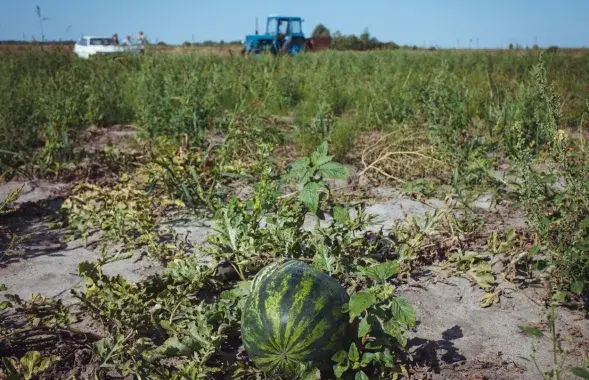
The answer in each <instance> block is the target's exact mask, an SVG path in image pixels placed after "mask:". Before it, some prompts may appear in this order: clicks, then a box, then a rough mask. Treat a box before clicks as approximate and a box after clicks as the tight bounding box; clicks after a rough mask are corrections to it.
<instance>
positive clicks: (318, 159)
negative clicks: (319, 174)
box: [311, 153, 333, 166]
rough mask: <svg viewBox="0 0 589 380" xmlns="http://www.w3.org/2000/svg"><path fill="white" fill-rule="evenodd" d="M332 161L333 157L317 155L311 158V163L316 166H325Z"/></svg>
mask: <svg viewBox="0 0 589 380" xmlns="http://www.w3.org/2000/svg"><path fill="white" fill-rule="evenodd" d="M332 159H333V156H319V155H315V153H314V156H312V157H311V161H312V162H313V165H315V166H321V165H325V164H326V163H328V162H331V160H332Z"/></svg>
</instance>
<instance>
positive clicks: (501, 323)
mask: <svg viewBox="0 0 589 380" xmlns="http://www.w3.org/2000/svg"><path fill="white" fill-rule="evenodd" d="M20 186H24V187H23V193H22V196H21V197H20V199H19V200H18V201H17V203H18V204H19V206H20V207H19V212H18V213H13V214H7V215H4V216H2V217H1V219H0V224H2V225H5V226H6V225H7V226H10V227H11V228H12V229H13V231H18V232H19V233H24V234H30V237H29V238H28V239H27V240H26V241H25V242H24V243H23V244H22V245H21V246H20V248H19V254H18V255H16V256H9V257H5V258H4V259H3V260H2V261H1V262H0V282H1V283H4V284H5V285H6V286H7V288H8V289H9V292H10V293H15V294H18V295H19V296H21V297H28V296H29V295H31V294H35V293H39V294H41V295H43V296H49V297H60V298H62V299H64V300H67V301H72V302H73V298H72V297H71V296H70V289H72V288H77V287H81V286H82V285H83V284H82V280H81V278H80V277H78V276H77V265H78V263H80V262H82V261H86V260H93V259H96V258H98V257H99V256H100V252H99V251H98V250H96V249H94V247H95V243H96V242H98V241H99V240H100V237H99V236H93V237H92V238H90V240H89V242H88V244H87V245H86V246H84V245H83V244H82V242H81V241H79V240H74V241H70V242H64V239H63V235H64V231H63V230H60V229H57V228H55V227H54V223H55V219H54V218H55V216H56V215H57V214H56V211H57V210H58V208H59V206H60V204H61V203H62V202H63V200H64V199H65V196H66V195H67V193H68V191H69V188H70V186H69V185H66V184H54V183H49V182H45V181H30V182H24V183H18V182H9V183H4V184H1V185H0V199H3V198H4V197H5V196H6V195H7V194H8V192H10V191H11V190H13V189H14V188H16V187H20ZM373 197H374V200H373V201H372V202H370V203H369V205H368V210H367V211H368V212H369V213H373V214H376V215H377V216H378V224H377V225H375V226H374V227H373V228H375V229H377V228H380V227H383V228H384V229H387V228H390V227H391V225H392V223H394V221H396V220H401V219H405V218H406V216H407V215H416V216H423V215H424V214H425V212H426V211H428V210H430V211H431V210H432V209H433V208H435V207H441V206H442V204H443V202H442V201H440V200H435V199H432V200H429V201H427V202H420V201H416V200H414V199H409V198H406V197H404V196H402V193H400V192H398V191H396V190H394V189H383V188H380V189H376V190H375V191H373ZM477 207H479V208H480V209H482V210H483V211H486V212H500V210H494V211H493V210H490V209H489V208H490V205H489V203H488V202H485V201H484V200H483V201H481V202H479V203H478V204H477ZM308 222H309V226H311V225H312V224H313V223H314V221H313V220H312V219H309V221H308ZM504 223H505V225H521V224H522V223H523V222H522V220H521V218H518V217H517V216H512V217H511V218H508V219H507V220H505V221H504ZM174 226H175V228H176V229H177V231H178V232H179V233H187V232H190V234H189V236H190V239H192V240H193V241H195V242H202V241H204V239H205V237H206V234H207V233H210V232H211V230H210V227H211V223H210V222H209V221H206V220H205V221H203V220H188V221H187V220H183V221H182V223H180V222H179V223H175V224H174ZM104 269H105V271H106V272H107V273H108V274H121V275H123V276H124V277H125V278H127V279H129V280H132V281H138V280H141V279H143V278H147V277H148V276H150V275H152V274H154V273H157V272H159V271H161V270H163V267H162V266H161V264H159V263H158V262H156V261H153V260H151V259H150V258H148V257H137V256H134V257H133V258H130V259H126V260H121V261H116V262H113V263H109V264H107V265H106V266H105V268H104ZM430 269H431V268H430ZM499 288H500V289H503V291H502V294H501V297H500V302H499V303H498V304H495V305H492V306H491V307H488V308H482V307H481V306H480V305H479V301H480V298H481V296H482V295H483V291H482V290H481V289H479V288H478V287H476V286H473V285H472V283H471V281H469V280H468V279H467V278H465V277H461V276H458V277H445V276H442V275H440V274H437V273H436V271H435V270H424V271H422V273H420V275H419V276H418V277H417V278H416V279H415V280H413V281H411V282H409V283H408V284H406V285H403V286H402V287H401V288H400V294H401V295H402V296H403V297H405V298H406V299H408V300H409V302H410V303H411V304H412V305H414V307H415V309H416V314H417V320H418V326H417V328H416V329H415V331H412V332H411V333H410V334H409V342H408V347H409V355H410V359H411V360H412V362H413V363H414V366H413V368H412V372H413V375H412V378H415V379H524V380H527V379H530V380H532V379H538V378H540V377H539V376H540V375H539V373H538V371H537V369H536V368H535V366H534V364H533V363H532V362H530V361H529V360H528V358H529V354H530V352H531V351H530V350H531V345H530V340H529V338H528V337H526V336H525V335H523V334H522V333H521V332H520V329H519V328H518V326H520V325H528V324H529V323H533V324H535V325H536V326H542V325H543V324H545V322H546V311H545V308H544V307H543V304H542V301H541V300H542V297H543V289H541V288H533V287H528V288H526V289H516V288H515V287H513V286H512V285H511V284H510V283H507V282H506V283H502V284H500V286H499ZM558 316H559V319H558V322H557V323H558V327H559V334H560V337H561V338H562V339H563V340H568V341H569V343H568V344H569V345H572V346H575V347H576V348H582V347H585V350H586V348H587V346H588V345H589V322H588V321H587V320H586V319H584V318H583V316H582V315H580V314H576V313H575V312H574V311H570V310H567V309H565V308H560V310H558ZM551 344H552V343H551V341H550V339H549V338H548V336H547V335H545V336H543V337H540V338H538V339H537V340H536V342H535V347H536V359H537V362H538V364H539V366H540V368H542V369H547V368H549V367H550V366H551V364H552V348H551ZM578 351H583V349H581V350H578ZM571 360H573V362H574V361H575V360H578V358H572V359H571ZM565 378H566V376H565Z"/></svg>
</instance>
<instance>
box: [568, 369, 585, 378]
mask: <svg viewBox="0 0 589 380" xmlns="http://www.w3.org/2000/svg"><path fill="white" fill-rule="evenodd" d="M571 373H572V374H573V375H575V376H578V377H580V378H581V379H589V371H587V370H586V369H585V368H573V369H572V370H571Z"/></svg>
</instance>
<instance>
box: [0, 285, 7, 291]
mask: <svg viewBox="0 0 589 380" xmlns="http://www.w3.org/2000/svg"><path fill="white" fill-rule="evenodd" d="M5 291H6V285H4V284H0V292H5Z"/></svg>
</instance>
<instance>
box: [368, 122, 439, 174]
mask: <svg viewBox="0 0 589 380" xmlns="http://www.w3.org/2000/svg"><path fill="white" fill-rule="evenodd" d="M407 129H408V128H400V129H397V130H395V131H393V132H391V133H388V134H386V135H383V136H381V137H380V138H379V139H378V140H377V141H376V142H374V143H372V144H368V146H367V147H366V148H365V149H364V150H363V152H362V156H361V162H362V165H363V166H364V169H362V171H360V172H359V173H358V176H363V175H365V174H366V173H367V172H368V171H374V172H376V173H378V174H379V175H381V176H383V177H385V178H387V179H391V180H394V181H396V182H400V183H405V182H406V180H409V179H413V178H416V177H423V176H426V175H429V174H434V173H435V172H439V171H440V169H443V168H448V165H447V164H446V163H445V162H444V161H441V160H439V159H437V158H435V157H434V156H433V153H434V150H433V147H432V146H431V145H430V144H429V141H428V139H427V136H426V135H425V132H424V131H417V132H415V131H411V132H409V131H408V130H407ZM400 135H401V136H402V137H400ZM397 136H399V137H400V138H396V137H397ZM408 148H409V149H408Z"/></svg>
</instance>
